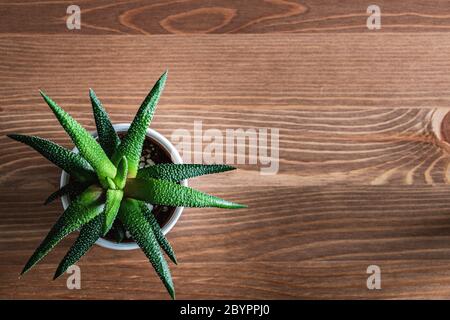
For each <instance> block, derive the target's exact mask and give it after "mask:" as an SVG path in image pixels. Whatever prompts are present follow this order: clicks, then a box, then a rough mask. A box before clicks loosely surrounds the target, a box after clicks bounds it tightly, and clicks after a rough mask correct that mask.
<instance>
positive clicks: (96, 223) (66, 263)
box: [53, 214, 104, 280]
mask: <svg viewBox="0 0 450 320" xmlns="http://www.w3.org/2000/svg"><path fill="white" fill-rule="evenodd" d="M103 222H104V217H103V215H102V214H99V215H97V216H96V217H95V218H94V219H92V220H91V221H89V222H88V223H86V224H85V225H84V226H83V227H81V229H80V234H79V235H78V238H77V240H75V242H74V244H73V245H72V246H71V247H70V249H69V251H68V252H67V254H66V255H65V256H64V258H63V259H62V260H61V262H60V264H59V265H58V268H57V269H56V272H55V275H54V277H53V280H54V279H56V278H58V277H59V276H60V275H62V274H63V273H64V272H66V270H67V268H69V267H70V266H71V265H73V264H75V263H76V262H77V261H78V260H80V258H81V257H82V256H83V255H84V254H85V253H86V252H87V251H88V250H89V249H90V248H91V247H92V246H93V245H94V243H95V241H97V240H98V238H99V237H100V236H101V231H102V226H103Z"/></svg>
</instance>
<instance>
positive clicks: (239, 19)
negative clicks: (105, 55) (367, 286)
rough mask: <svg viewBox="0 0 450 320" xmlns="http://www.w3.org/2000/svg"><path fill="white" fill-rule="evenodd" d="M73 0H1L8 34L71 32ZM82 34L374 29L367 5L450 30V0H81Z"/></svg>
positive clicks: (390, 27) (404, 22)
mask: <svg viewBox="0 0 450 320" xmlns="http://www.w3.org/2000/svg"><path fill="white" fill-rule="evenodd" d="M72 4H73V3H72V2H71V1H47V2H40V1H5V0H3V1H1V2H0V17H1V19H0V32H1V33H4V34H22V35H23V34H58V33H59V34H68V33H70V32H71V31H69V30H68V29H67V27H66V18H67V14H66V9H67V7H68V6H69V5H72ZM76 4H77V5H78V6H80V8H81V14H82V20H81V21H82V26H81V30H76V31H72V32H73V33H80V34H115V35H124V34H199V33H200V34H205V33H232V34H236V33H251V34H255V33H316V32H321V33H322V32H326V33H337V32H358V33H360V32H364V33H369V32H371V31H369V30H368V29H367V26H366V20H367V18H368V16H369V15H368V14H367V7H368V6H369V5H370V4H376V5H378V6H379V7H380V9H381V13H382V30H383V32H385V31H387V32H400V33H402V32H435V31H437V32H447V31H449V29H450V20H449V17H450V6H449V2H448V1H427V2H425V3H424V2H423V1H418V0H406V1H401V0H394V1H376V3H368V2H367V1H362V0H356V1H355V0H345V1H339V0H332V1H314V0H307V1H294V0H246V1H239V0H232V1H230V0H210V1H195V0H177V1H173V0H158V1H151V2H149V1H144V0H135V1H114V2H111V1H106V0H95V1H91V0H80V1H77V3H76Z"/></svg>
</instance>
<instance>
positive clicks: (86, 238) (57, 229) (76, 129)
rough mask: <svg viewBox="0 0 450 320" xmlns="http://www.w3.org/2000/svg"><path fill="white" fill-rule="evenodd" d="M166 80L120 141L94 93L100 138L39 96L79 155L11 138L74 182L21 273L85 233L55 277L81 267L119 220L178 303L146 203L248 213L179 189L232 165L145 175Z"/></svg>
mask: <svg viewBox="0 0 450 320" xmlns="http://www.w3.org/2000/svg"><path fill="white" fill-rule="evenodd" d="M166 77H167V72H165V73H164V74H163V75H162V76H161V77H160V78H159V80H158V81H157V82H156V84H155V85H154V87H153V88H152V90H151V91H150V93H149V94H148V95H147V97H146V98H145V99H144V101H143V102H142V105H141V106H140V108H139V110H138V112H137V114H136V116H135V118H134V120H133V122H132V123H131V126H130V128H129V130H128V132H127V133H126V135H125V136H124V137H123V139H122V140H121V139H120V138H119V137H118V135H117V133H116V132H115V130H114V128H113V126H112V124H111V121H110V118H109V116H108V114H107V113H106V111H105V109H104V108H103V106H102V104H101V103H100V101H99V100H98V98H97V97H96V95H95V93H94V91H93V90H90V92H89V94H90V99H91V103H92V108H93V114H94V117H95V123H96V127H97V133H98V139H97V140H96V139H95V138H94V137H93V136H92V135H91V134H90V133H89V132H88V131H86V130H85V129H84V128H83V127H82V126H81V125H80V124H79V123H78V122H77V121H76V120H75V119H73V118H72V117H71V116H70V115H69V114H68V113H66V112H65V111H64V110H63V109H61V108H60V107H59V106H58V105H57V104H56V103H55V102H54V101H53V100H52V99H50V98H49V97H48V96H47V95H46V94H45V93H44V92H42V91H41V95H42V97H43V98H44V100H45V102H46V103H47V104H48V106H49V107H50V109H51V110H52V111H53V113H54V114H55V116H56V118H57V119H58V121H59V123H60V124H61V125H62V127H63V128H64V130H65V131H66V132H67V133H68V134H69V136H70V138H71V139H72V141H73V143H74V144H75V146H76V147H77V148H78V150H79V153H75V152H73V151H70V150H68V149H66V148H63V147H61V146H59V145H57V144H55V143H53V142H51V141H49V140H46V139H42V138H39V137H35V136H25V135H19V134H10V135H8V136H9V137H10V138H12V139H15V140H17V141H20V142H22V143H24V144H27V145H28V146H30V147H32V148H34V149H35V150H36V151H38V152H39V153H41V154H42V155H43V156H44V157H46V158H47V159H48V160H50V161H51V162H53V163H54V164H55V165H57V166H58V167H60V168H61V169H63V170H65V171H66V172H67V173H68V174H69V175H70V176H71V180H70V182H69V184H67V185H66V186H64V187H62V188H61V189H59V190H57V191H56V192H54V193H53V194H51V195H50V197H49V198H48V199H47V200H46V202H45V203H49V202H51V201H52V200H54V199H56V198H58V197H60V196H63V195H69V196H70V198H71V203H70V205H69V206H68V207H67V209H66V210H65V211H64V212H63V213H62V215H61V216H60V217H59V218H58V220H57V222H56V223H55V224H54V225H53V227H52V228H51V230H50V232H49V233H48V235H47V236H46V237H45V239H44V240H43V241H42V243H41V244H40V246H39V247H38V248H37V249H36V251H35V252H34V254H33V255H32V256H31V258H30V259H29V260H28V262H27V263H26V265H25V267H24V268H23V270H22V272H21V275H22V274H24V273H26V272H27V271H28V270H30V269H31V268H32V267H33V266H34V265H35V264H36V263H38V262H39V261H40V260H41V259H42V258H43V257H44V256H45V255H47V254H48V253H49V252H50V251H51V250H52V249H53V247H55V246H56V245H57V244H58V243H59V242H60V241H61V240H62V239H63V238H64V237H66V236H67V235H68V234H70V233H72V232H74V231H76V230H79V235H78V238H77V239H76V240H75V242H74V244H73V245H72V247H71V248H70V249H69V251H68V252H67V254H66V255H65V257H64V258H63V259H62V261H61V263H60V264H59V266H58V268H57V270H56V273H55V276H54V279H56V278H57V277H59V276H60V275H61V274H63V273H64V272H65V271H66V270H67V268H68V267H69V266H71V265H72V264H74V263H76V262H77V261H78V260H79V259H80V258H81V257H82V256H83V255H84V254H85V253H86V252H87V251H88V250H89V248H91V247H92V245H93V244H94V243H95V242H96V241H97V240H98V238H100V237H102V236H104V235H105V234H106V233H107V232H108V231H109V230H110V229H111V227H112V225H113V223H114V221H115V220H116V219H118V220H119V221H120V222H121V223H122V224H123V226H124V227H125V229H126V230H128V231H129V233H130V234H131V236H132V238H133V239H134V241H135V242H136V243H137V244H138V245H139V247H140V248H141V249H142V250H143V252H144V253H145V255H146V256H147V258H148V259H149V261H150V262H151V264H152V265H153V267H154V269H155V271H156V273H157V274H158V276H159V277H160V279H161V280H162V282H163V283H164V285H165V287H166V289H167V291H168V292H169V294H170V296H171V297H172V298H174V297H175V291H174V286H173V282H172V277H171V274H170V270H169V267H168V264H167V262H166V260H165V259H164V256H163V254H162V251H161V248H162V250H163V251H164V252H165V253H166V254H167V256H168V257H169V258H170V259H171V260H172V261H173V262H174V263H175V264H176V263H177V260H176V257H175V253H174V252H173V250H172V247H171V245H170V243H169V242H168V241H167V239H166V237H165V236H164V234H163V232H162V230H161V228H160V226H159V224H158V222H157V221H156V218H155V216H154V214H153V213H152V212H151V210H150V209H149V206H148V205H147V203H150V204H153V205H166V206H183V207H219V208H227V209H237V208H243V207H245V206H244V205H241V204H237V203H233V202H229V201H226V200H223V199H220V198H218V197H215V196H212V195H208V194H205V193H202V192H200V191H197V190H194V189H192V188H189V187H185V186H182V185H180V184H179V183H178V182H179V181H181V180H184V179H188V178H193V177H196V176H200V175H204V174H211V173H218V172H223V171H228V170H232V169H234V168H233V167H231V166H227V165H202V164H156V165H153V166H150V167H146V168H141V169H139V160H140V157H141V152H142V147H143V143H144V139H145V134H146V129H147V127H148V126H149V124H150V122H151V120H152V117H153V113H154V111H155V109H156V105H157V103H158V100H159V97H160V95H161V92H162V90H163V88H164V84H165V81H166Z"/></svg>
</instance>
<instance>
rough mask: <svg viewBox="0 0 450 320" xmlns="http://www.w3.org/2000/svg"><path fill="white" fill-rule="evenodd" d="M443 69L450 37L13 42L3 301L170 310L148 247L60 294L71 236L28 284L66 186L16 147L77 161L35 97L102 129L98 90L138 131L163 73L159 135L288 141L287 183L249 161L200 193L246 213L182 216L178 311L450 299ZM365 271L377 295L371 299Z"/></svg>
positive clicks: (93, 261)
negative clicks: (25, 139) (93, 101)
mask: <svg viewBox="0 0 450 320" xmlns="http://www.w3.org/2000/svg"><path fill="white" fill-rule="evenodd" d="M17 6H18V7H21V5H20V6H19V5H17ZM23 6H24V7H28V6H29V5H28V4H26V5H23ZM187 17H188V18H189V16H187ZM230 23H231V22H230ZM222 28H225V27H222ZM6 33H10V32H9V31H8V32H6ZM24 33H26V32H25V31H24ZM449 55H450V40H449V39H448V37H447V36H446V34H445V33H427V34H413V33H405V34H403V33H401V34H382V33H379V34H376V35H373V36H372V35H371V36H369V35H367V34H358V33H354V34H346V33H339V34H338V33H336V34H314V35H311V34H299V35H295V36H292V35H258V36H251V35H234V34H233V35H196V36H189V37H186V36H178V35H175V36H164V35H155V36H129V37H116V36H102V37H101V36H94V35H93V36H89V37H83V36H70V37H68V36H62V35H52V36H44V35H40V36H37V37H36V36H25V35H20V36H1V37H0V70H1V72H0V81H1V83H2V86H1V87H0V160H1V161H0V298H85V299H91V298H92V299H95V298H110V299H118V298H126V299H134V298H144V299H147V298H148V299H152V298H163V299H165V298H167V294H166V293H165V292H164V290H163V288H162V285H161V284H160V283H159V281H158V279H157V278H156V277H155V276H154V272H153V271H152V270H151V267H150V265H149V264H148V262H147V261H146V259H145V257H144V255H143V254H142V253H141V252H140V251H133V252H114V251H110V250H107V249H103V248H100V247H94V248H93V249H92V251H91V252H90V253H89V254H88V255H87V256H86V257H84V258H83V259H82V260H81V262H80V264H79V265H80V267H81V269H82V289H81V290H77V291H71V290H68V289H67V288H66V286H65V281H64V279H63V280H58V281H54V282H52V281H51V280H50V278H51V275H52V273H53V270H54V268H55V267H56V265H57V263H58V261H59V259H60V258H61V256H62V255H63V254H64V252H65V251H66V250H67V249H68V247H69V245H70V243H71V241H73V240H74V235H71V236H70V237H68V239H66V240H64V242H63V243H61V245H59V246H58V247H57V248H56V250H55V251H54V252H52V253H51V254H50V255H49V256H48V257H47V258H46V259H45V260H43V261H42V262H41V263H40V264H39V265H38V266H37V268H36V270H33V271H32V272H30V273H29V274H27V275H26V276H25V277H23V278H22V279H20V280H19V279H18V273H19V271H20V269H21V268H22V266H23V264H24V263H25V261H26V259H27V258H28V257H29V255H30V254H31V253H32V251H33V250H34V248H35V247H36V246H37V245H38V243H39V242H40V240H41V239H42V237H43V236H44V235H45V234H46V232H47V231H48V229H49V227H50V226H51V225H52V223H53V222H54V221H55V219H56V217H57V216H58V214H59V213H60V212H61V205H60V204H59V203H54V204H51V205H49V206H43V205H42V202H43V200H44V199H45V198H46V196H47V195H48V194H49V193H50V192H52V191H53V190H55V189H56V188H57V186H58V178H59V174H60V172H59V170H58V169H57V168H55V167H54V166H52V165H51V164H50V163H48V162H47V161H46V160H45V159H43V158H42V157H40V156H39V155H37V154H36V153H34V152H33V151H32V150H30V149H28V148H26V147H25V146H23V145H20V144H18V143H16V142H13V141H10V140H8V139H7V138H6V137H5V134H7V133H12V132H19V133H24V134H36V135H39V136H42V137H45V138H50V139H52V140H54V141H56V142H58V143H61V144H62V145H64V146H67V147H71V143H70V142H69V139H68V138H67V136H66V135H65V134H64V132H63V130H62V129H61V128H60V127H59V126H58V124H57V122H56V120H55V119H54V118H53V116H52V115H51V113H50V111H49V110H48V108H47V107H46V106H45V104H44V103H43V101H41V99H40V97H39V95H38V92H37V90H38V88H42V89H44V90H45V91H46V92H47V93H48V94H49V95H50V96H51V97H53V98H54V99H55V100H56V101H57V102H58V103H60V104H61V106H63V107H65V108H66V109H67V110H68V111H69V112H70V113H71V114H72V115H73V116H74V117H75V118H76V119H78V120H79V121H80V122H81V123H82V124H83V125H85V126H86V127H87V128H89V129H93V128H94V121H93V119H92V116H91V110H90V105H89V100H88V96H87V88H89V87H93V88H94V89H95V90H96V92H97V94H98V96H99V97H100V99H101V100H102V101H103V103H104V105H105V106H106V108H108V110H109V111H110V113H111V116H112V119H113V121H114V122H127V121H130V120H131V119H132V117H133V115H134V113H135V111H136V109H137V106H138V105H139V104H140V102H141V100H142V98H143V97H144V96H145V94H146V93H147V91H148V89H149V87H150V86H151V85H152V83H153V82H154V80H155V79H156V78H157V77H158V75H159V74H160V73H161V72H162V71H163V70H164V69H165V68H167V67H168V68H169V69H170V71H169V81H168V85H167V87H166V90H165V92H164V96H163V98H162V100H161V103H160V105H159V108H158V111H157V113H156V116H155V118H154V122H153V123H152V128H155V129H156V130H158V131H160V132H161V133H163V134H164V135H166V136H168V137H170V136H171V135H172V133H173V132H174V130H176V129H186V130H187V132H189V133H191V134H192V133H193V126H194V122H195V121H199V120H201V121H202V124H203V129H204V130H207V129H219V130H221V131H223V130H226V129H236V128H243V129H251V128H279V130H280V136H279V146H280V160H279V163H280V168H279V172H278V174H277V175H274V176H262V175H260V167H261V165H260V164H257V165H254V164H248V163H246V164H239V165H237V166H238V168H239V170H238V171H235V172H228V173H224V174H221V175H217V176H207V177H202V178H199V179H195V180H192V181H191V182H190V183H191V185H192V186H193V187H196V188H199V189H201V190H203V191H206V192H211V193H213V194H216V195H218V196H221V197H224V198H226V199H229V200H233V201H238V202H242V203H246V204H248V205H249V208H248V209H245V210H241V211H226V210H219V209H186V211H185V212H184V213H183V216H182V218H181V219H180V221H179V222H178V223H177V225H176V227H175V228H174V229H173V231H171V233H170V234H169V240H170V241H171V242H172V243H173V246H174V249H175V250H176V252H177V255H178V257H179V260H180V265H179V266H173V268H172V270H173V274H174V281H175V285H176V289H177V297H178V298H180V299H183V298H199V299H200V298H239V299H244V298H255V299H268V298H287V299H294V298H309V299H315V298H331V299H336V298H450V291H449V290H448V288H449V285H450V276H449V272H450V271H449V270H450V268H449V266H450V215H449V212H450V204H449V201H448V194H449V191H450V188H449V185H448V172H449V164H450V162H449V160H450V159H449V148H448V146H446V145H445V144H443V143H442V141H440V140H439V139H438V138H437V136H436V134H435V133H436V132H435V126H434V121H435V120H436V117H437V115H442V114H444V115H445V113H446V112H447V111H448V110H449V108H448V101H449V97H448V94H447V90H448V88H449V87H450V77H449V73H448V72H447V69H448V68H449V61H450V60H449V59H448V57H449ZM371 264H377V265H379V266H380V267H381V270H382V279H383V280H382V288H383V289H382V290H379V291H369V290H367V288H366V279H367V274H366V268H367V266H368V265H371Z"/></svg>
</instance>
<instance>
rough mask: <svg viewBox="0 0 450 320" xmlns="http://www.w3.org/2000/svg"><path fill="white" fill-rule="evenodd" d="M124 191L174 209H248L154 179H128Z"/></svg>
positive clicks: (128, 194) (172, 183)
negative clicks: (179, 207)
mask: <svg viewBox="0 0 450 320" xmlns="http://www.w3.org/2000/svg"><path fill="white" fill-rule="evenodd" d="M124 191H125V196H127V197H130V198H134V199H137V200H142V201H145V202H148V203H151V204H161V205H166V206H174V207H178V206H183V207H218V208H226V209H239V208H246V206H245V205H242V204H238V203H233V202H229V201H226V200H223V199H220V198H218V197H214V196H211V195H209V194H206V193H203V192H200V191H197V190H195V189H192V188H188V187H185V186H182V185H179V184H177V183H174V182H169V181H165V180H157V179H152V178H149V179H141V178H136V179H128V181H127V185H126V186H125V189H124Z"/></svg>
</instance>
